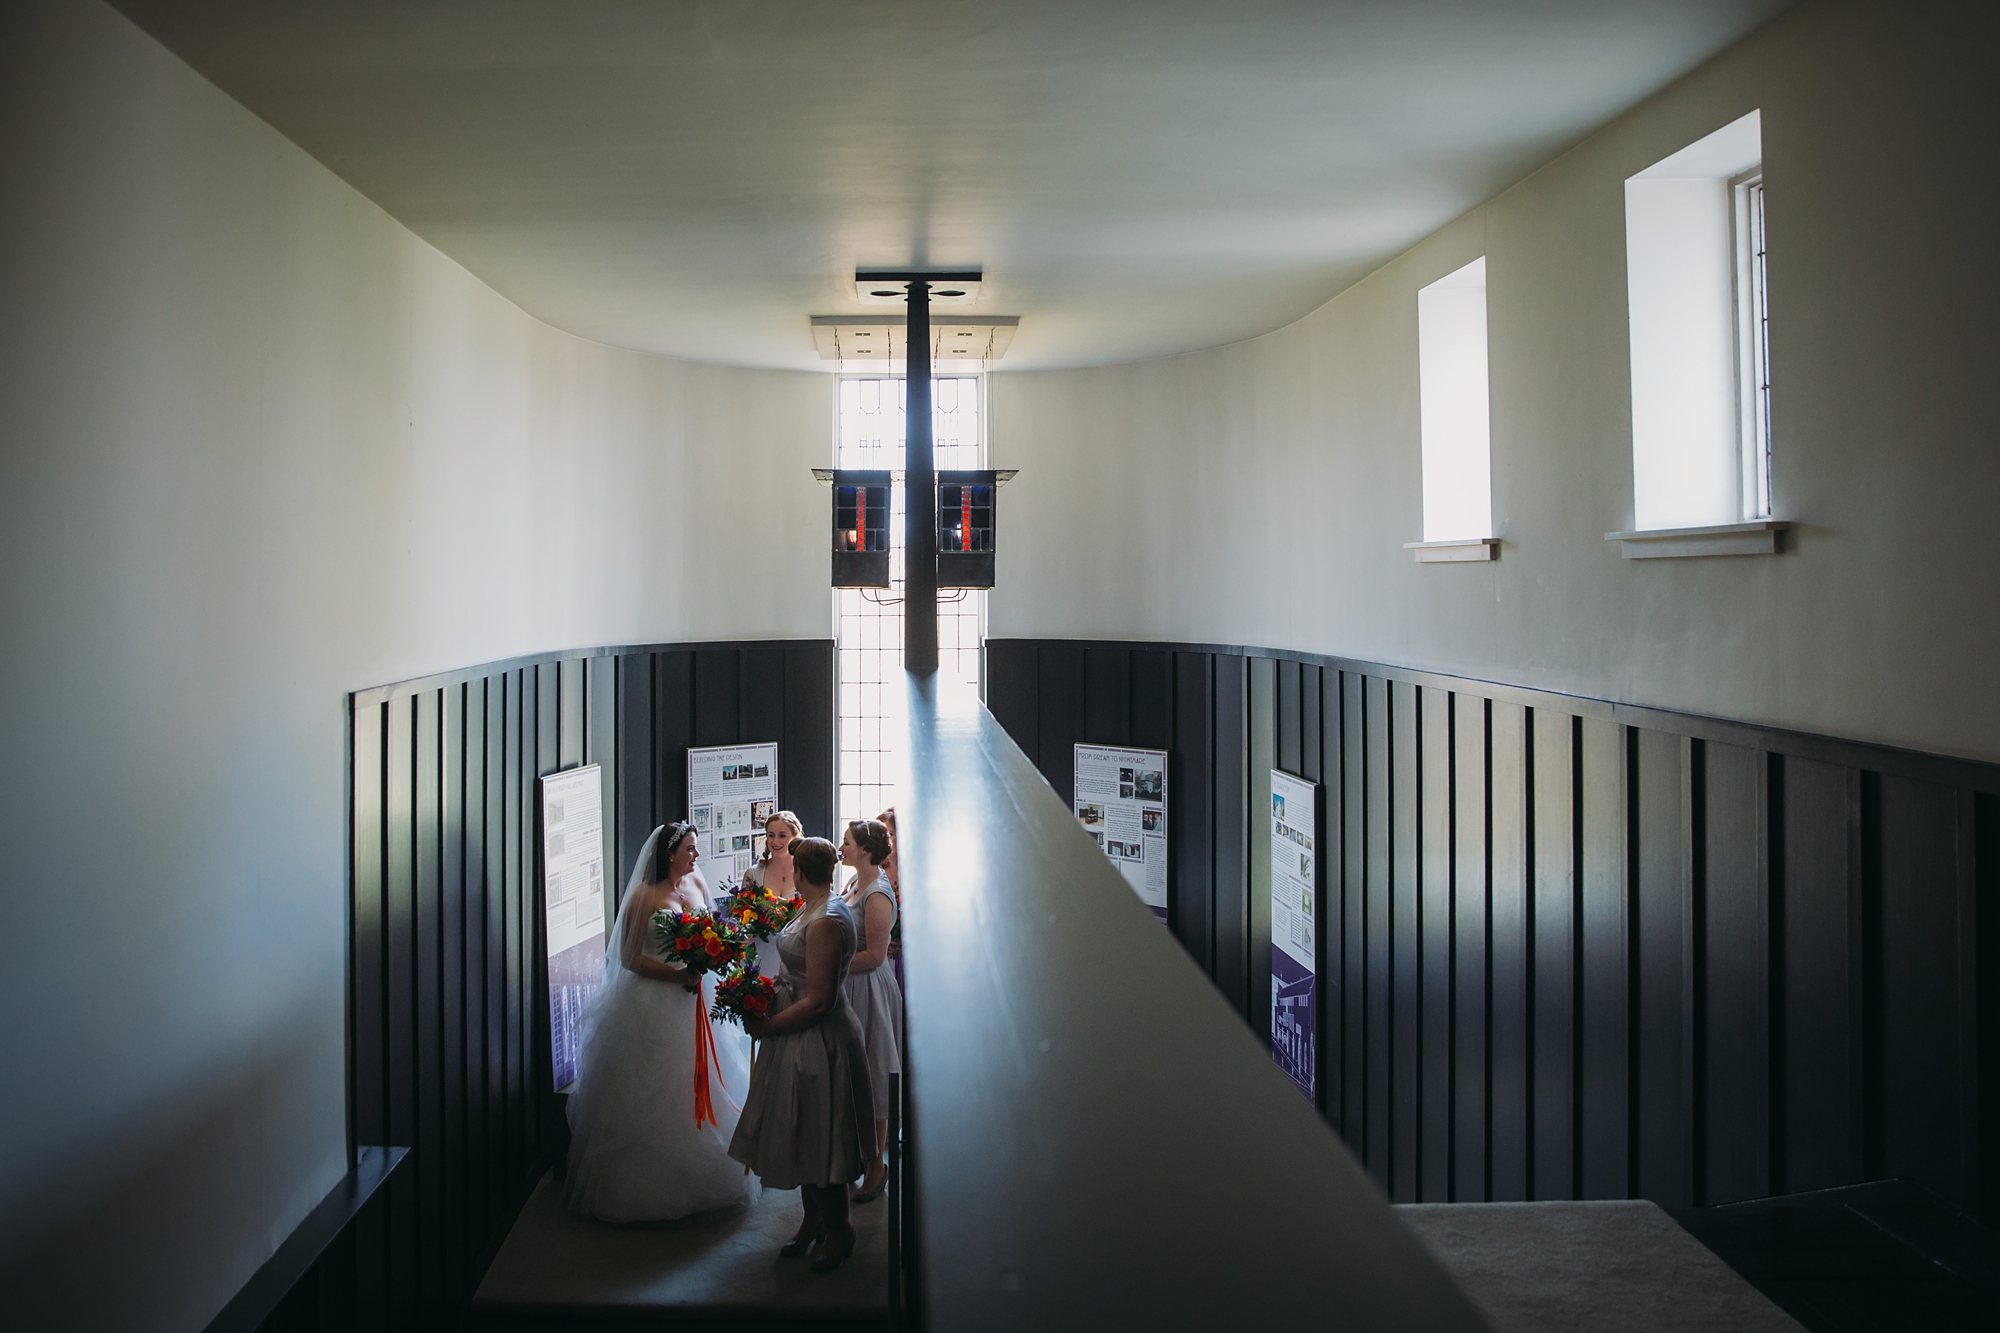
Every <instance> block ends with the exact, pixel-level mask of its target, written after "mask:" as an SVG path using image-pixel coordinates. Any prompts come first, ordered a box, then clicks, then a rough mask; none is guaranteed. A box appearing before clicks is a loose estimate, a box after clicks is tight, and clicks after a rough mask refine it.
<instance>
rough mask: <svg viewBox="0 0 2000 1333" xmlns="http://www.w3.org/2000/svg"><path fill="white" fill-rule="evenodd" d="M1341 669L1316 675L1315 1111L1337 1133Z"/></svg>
mask: <svg viewBox="0 0 2000 1333" xmlns="http://www.w3.org/2000/svg"><path fill="white" fill-rule="evenodd" d="M1340 691H1341V684H1340V672H1338V671H1336V670H1334V669H1333V668H1331V667H1328V668H1327V669H1326V670H1324V671H1322V672H1321V673H1320V678H1319V701H1320V702H1319V728H1320V730H1319V745H1320V781H1321V784H1322V796H1321V799H1320V812H1319V816H1320V818H1319V827H1320V835H1321V837H1322V839H1323V841H1322V842H1321V844H1320V856H1319V1018H1318V1024H1317V1026H1318V1029H1319V1034H1320V1038H1319V1039H1320V1051H1321V1056H1320V1062H1319V1071H1320V1080H1319V1081H1320V1096H1319V1104H1320V1111H1321V1112H1322V1113H1323V1114H1324V1115H1325V1116H1326V1117H1327V1119H1328V1120H1329V1121H1330V1122H1331V1123H1332V1124H1333V1127H1334V1130H1335V1132H1337V1133H1340V1134H1345V1133H1346V1132H1347V1131H1346V1125H1345V1124H1344V1123H1343V1122H1344V1119H1345V1111H1346V1095H1345V1085H1346V1055H1345V1050H1346V1031H1347V1026H1346V1024H1347V1019H1346V1006H1345V996H1346V993H1347V982H1346V968H1345V961H1346V944H1345V940H1346V933H1347V932H1346V915H1345V912H1346V909H1345V907H1344V906H1343V904H1344V902H1345V899H1346V890H1345V884H1344V877H1345V873H1346V870H1345V867H1346V865H1347V827H1346V814H1345V811H1346V809H1347V788H1346V784H1345V780H1344V778H1343V777H1342V774H1341V753H1342V749H1341V745H1342V742H1341V728H1342V726H1343V722H1342V710H1341V701H1340Z"/></svg>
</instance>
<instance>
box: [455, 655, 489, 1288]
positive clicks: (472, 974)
mask: <svg viewBox="0 0 2000 1333" xmlns="http://www.w3.org/2000/svg"><path fill="white" fill-rule="evenodd" d="M463 707H464V741H465V750H464V776H463V781H464V792H463V804H462V806H461V816H460V817H461V821H462V827H463V833H464V839H463V843H462V855H463V858H464V867H463V876H464V889H463V897H464V917H463V920H464V923H465V941H464V947H463V949H462V950H461V952H462V955H463V957H464V960H465V961H464V977H465V1001H464V1023H465V1057H464V1058H465V1078H464V1085H465V1094H464V1095H465V1149H464V1152H463V1154H462V1157H463V1159H464V1162H465V1210H466V1229H467V1240H466V1253H465V1263H466V1265H467V1274H466V1276H467V1280H468V1281H470V1280H473V1279H474V1278H476V1276H477V1274H476V1273H474V1272H472V1270H471V1266H472V1265H473V1264H474V1263H475V1262H476V1261H477V1259H478V1257H479V1256H480V1255H481V1254H483V1253H484V1251H485V1246H486V1241H487V1237H488V1234H489V1232H490V1231H491V1228H492V1225H493V1223H492V1218H491V1214H490V1210H491V1208H492V1207H493V1204H492V1202H491V1200H490V1196H489V1180H490V1178H489V1174H488V1171H487V1159H486V1153H487V1139H486V1097H487V1083H486V1041H487V1038H486V1012H487V1006H486V804H487V801H486V768H487V761H486V681H485V680H484V679H476V680H473V681H470V682H468V683H467V684H466V686H465V687H464V693H463Z"/></svg>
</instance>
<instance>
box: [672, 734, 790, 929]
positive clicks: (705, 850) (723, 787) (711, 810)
mask: <svg viewBox="0 0 2000 1333" xmlns="http://www.w3.org/2000/svg"><path fill="white" fill-rule="evenodd" d="M777 808H778V743H777V742H776V741H771V742H768V743H766V744H763V745H710V746H704V747H702V748H699V749H695V748H690V749H689V750H688V822H689V823H691V824H693V825H694V829H695V833H696V834H697V835H698V837H699V844H698V845H699V846H700V849H701V873H702V877H703V878H704V879H706V880H707V881H708V887H709V888H710V889H712V890H714V891H715V892H716V893H731V892H734V891H735V888H736V885H737V883H738V882H739V881H740V880H742V878H743V876H744V875H745V874H747V873H748V872H749V870H750V867H751V866H753V865H755V864H757V859H758V858H759V857H761V856H762V855H763V854H764V825H765V823H766V822H767V821H769V819H770V818H771V813H772V811H774V810H776V809H777Z"/></svg>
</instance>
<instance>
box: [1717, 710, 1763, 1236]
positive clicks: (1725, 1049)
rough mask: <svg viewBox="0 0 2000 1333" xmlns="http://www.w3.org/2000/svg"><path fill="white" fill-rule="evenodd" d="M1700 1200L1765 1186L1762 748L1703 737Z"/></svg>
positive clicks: (1759, 1194)
mask: <svg viewBox="0 0 2000 1333" xmlns="http://www.w3.org/2000/svg"><path fill="white" fill-rule="evenodd" d="M1704 764H1705V776H1704V780H1703V799H1704V801H1705V802H1706V807H1707V816H1706V818H1705V819H1704V820H1703V827H1704V829H1705V831H1706V834H1707V836H1706V839H1705V844H1704V847H1703V855H1704V857H1705V859H1706V862H1707V869H1706V874H1705V875H1704V876H1703V880H1702V893H1703V897H1702V939H1701V949H1702V980H1703V987H1704V993H1703V997H1702V998H1703V1004H1704V1012H1705V1019H1706V1021H1705V1023H1704V1029H1705V1030H1704V1032H1703V1034H1702V1057H1703V1071H1702V1075H1703V1076H1702V1106H1701V1115H1702V1143H1703V1146H1704V1151H1703V1153H1702V1182H1701V1202H1703V1203H1705V1204H1716V1203H1734V1202H1736V1201H1738V1200H1742V1199H1756V1198H1763V1197H1765V1196H1766V1195H1768V1194H1770V1193H1771V1158H1770V1148H1771V1103H1770V1068H1771V1051H1770V1021H1771V1014H1770V995H1771V978H1770V967H1769V960H1770V943H1769V937H1768V934H1767V929H1766V927H1767V925H1768V922H1769V919H1770V918H1769V909H1768V905H1767V903H1766V900H1765V895H1766V886H1767V883H1768V880H1767V867H1766V860H1765V852H1764V848H1765V829H1766V825H1767V822H1768V820H1767V816H1766V811H1765V793H1766V792H1767V791H1768V790H1769V779H1768V776H1767V773H1766V769H1765V761H1764V756H1763V754H1762V753H1760V752H1759V751H1756V750H1749V749H1744V748H1742V747H1740V746H1735V745H1720V744H1715V743H1713V742H1711V743H1710V744H1709V745H1708V746H1707V747H1706V755H1705V758H1704Z"/></svg>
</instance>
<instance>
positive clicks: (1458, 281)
mask: <svg viewBox="0 0 2000 1333" xmlns="http://www.w3.org/2000/svg"><path fill="white" fill-rule="evenodd" d="M1417 384H1418V410H1419V412H1420V414H1421V425H1422V431H1423V451H1424V540H1425V541H1427V542H1445V541H1457V540H1460V539H1468V540H1469V539H1473V538H1480V537H1491V536H1492V535H1493V449H1492V430H1491V426H1490V424H1489V423H1490V413H1489V411H1488V406H1487V394H1486V257H1485V256H1484V255H1482V256H1480V257H1479V258H1478V259H1475V260H1473V261H1472V262H1471V263H1470V264H1467V265H1466V266H1465V267H1464V268H1462V269H1459V270H1458V271H1457V272H1455V273H1450V274H1447V275H1446V276H1444V277H1442V278H1439V279H1438V280H1437V281H1436V282H1434V283H1432V284H1431V285H1430V286H1428V287H1425V288H1424V289H1423V290H1421V291H1419V292H1418V293H1417Z"/></svg>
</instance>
